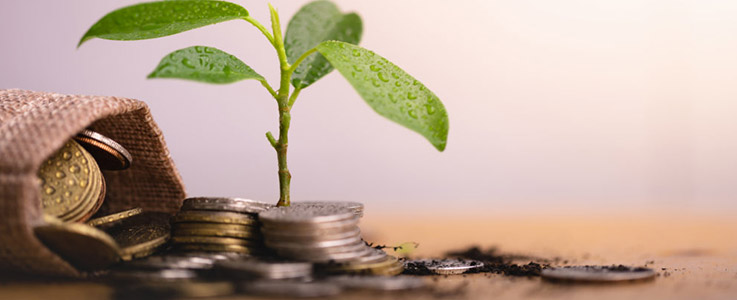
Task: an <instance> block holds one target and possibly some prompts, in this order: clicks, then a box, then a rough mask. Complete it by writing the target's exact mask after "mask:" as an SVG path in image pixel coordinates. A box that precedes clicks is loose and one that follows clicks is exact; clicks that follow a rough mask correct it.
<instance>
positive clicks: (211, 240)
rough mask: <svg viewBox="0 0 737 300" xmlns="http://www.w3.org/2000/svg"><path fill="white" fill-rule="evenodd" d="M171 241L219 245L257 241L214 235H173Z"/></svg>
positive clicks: (244, 244)
mask: <svg viewBox="0 0 737 300" xmlns="http://www.w3.org/2000/svg"><path fill="white" fill-rule="evenodd" d="M171 242H172V243H174V244H218V245H241V246H246V245H253V244H259V243H257V242H256V241H249V240H244V239H237V238H227V237H212V236H173V237H172V238H171Z"/></svg>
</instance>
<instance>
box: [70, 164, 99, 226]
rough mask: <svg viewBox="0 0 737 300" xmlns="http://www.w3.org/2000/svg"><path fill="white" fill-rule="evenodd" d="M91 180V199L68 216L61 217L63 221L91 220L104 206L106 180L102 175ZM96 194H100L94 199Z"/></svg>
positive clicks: (97, 175)
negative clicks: (93, 196)
mask: <svg viewBox="0 0 737 300" xmlns="http://www.w3.org/2000/svg"><path fill="white" fill-rule="evenodd" d="M90 180H91V182H92V184H93V188H92V194H90V197H86V198H87V200H85V201H84V203H83V204H82V205H80V206H79V207H78V208H76V209H74V210H73V211H70V212H69V213H68V214H65V215H63V216H61V217H60V218H61V219H62V220H64V221H69V222H84V221H86V220H87V219H89V218H90V217H91V216H92V214H94V213H95V212H96V211H97V209H99V208H100V206H101V205H102V201H103V200H104V199H105V192H106V186H105V180H104V179H103V178H102V174H101V173H97V174H95V176H93V177H92V178H91V179H90ZM95 191H99V192H95ZM95 193H97V194H98V196H97V198H92V197H91V196H92V195H94V194H95Z"/></svg>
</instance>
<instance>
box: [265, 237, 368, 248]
mask: <svg viewBox="0 0 737 300" xmlns="http://www.w3.org/2000/svg"><path fill="white" fill-rule="evenodd" d="M361 241H362V239H361V235H360V234H354V235H353V236H350V237H347V238H343V239H339V240H317V241H287V240H279V239H274V238H272V237H271V236H266V237H264V244H266V246H267V247H270V248H279V249H293V250H305V249H306V250H309V249H322V248H330V247H340V246H346V245H354V244H356V243H359V242H361Z"/></svg>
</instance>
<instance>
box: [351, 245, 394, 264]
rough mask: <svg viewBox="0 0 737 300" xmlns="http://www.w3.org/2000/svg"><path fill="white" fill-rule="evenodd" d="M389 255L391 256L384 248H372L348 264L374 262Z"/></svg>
mask: <svg viewBox="0 0 737 300" xmlns="http://www.w3.org/2000/svg"><path fill="white" fill-rule="evenodd" d="M387 257H389V255H388V254H386V252H384V250H381V249H376V248H370V251H368V253H367V254H366V255H364V256H361V257H357V258H356V259H354V260H351V261H349V262H347V263H346V264H367V263H373V262H379V261H383V260H385V259H386V258H387Z"/></svg>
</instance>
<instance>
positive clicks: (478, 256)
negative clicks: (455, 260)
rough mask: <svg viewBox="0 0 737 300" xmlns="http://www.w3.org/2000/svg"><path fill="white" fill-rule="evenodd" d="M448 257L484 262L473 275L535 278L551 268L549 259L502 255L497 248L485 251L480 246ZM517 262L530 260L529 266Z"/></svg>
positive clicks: (453, 252) (451, 253)
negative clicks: (490, 274) (485, 274)
mask: <svg viewBox="0 0 737 300" xmlns="http://www.w3.org/2000/svg"><path fill="white" fill-rule="evenodd" d="M447 255H448V256H451V257H459V258H465V259H473V260H478V261H480V262H483V263H484V266H483V267H482V268H479V269H477V270H474V272H473V273H493V274H502V275H505V276H518V277H535V276H540V272H541V271H542V270H543V269H545V268H547V267H549V266H550V265H549V263H550V261H549V260H547V259H542V258H536V257H531V256H527V255H519V254H500V253H499V252H498V250H497V249H496V248H489V249H487V250H485V251H484V250H482V249H481V248H480V247H478V246H474V247H470V248H467V249H464V250H457V251H450V252H448V253H447ZM516 260H529V262H528V263H527V264H516V263H513V261H516Z"/></svg>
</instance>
